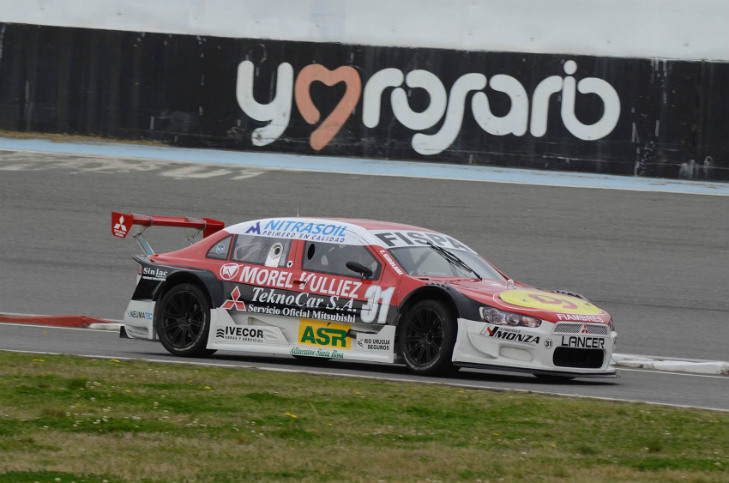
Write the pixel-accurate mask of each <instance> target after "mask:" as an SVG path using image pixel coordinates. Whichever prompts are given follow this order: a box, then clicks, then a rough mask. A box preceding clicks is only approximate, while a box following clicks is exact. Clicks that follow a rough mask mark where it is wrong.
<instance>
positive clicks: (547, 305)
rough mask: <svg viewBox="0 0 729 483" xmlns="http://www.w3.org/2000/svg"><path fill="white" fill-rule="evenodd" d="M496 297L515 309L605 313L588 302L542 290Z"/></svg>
mask: <svg viewBox="0 0 729 483" xmlns="http://www.w3.org/2000/svg"><path fill="white" fill-rule="evenodd" d="M496 297H498V298H499V299H501V301H503V302H506V303H507V304H510V305H513V306H515V307H526V308H530V309H539V310H548V311H551V312H561V313H563V314H581V315H599V314H602V313H604V312H603V311H602V309H600V308H598V307H596V306H594V305H592V304H591V303H590V302H588V301H586V300H582V299H580V298H577V297H571V296H569V295H561V294H554V293H550V292H543V291H541V290H534V289H517V290H506V291H504V292H501V293H500V294H499V295H497V296H496Z"/></svg>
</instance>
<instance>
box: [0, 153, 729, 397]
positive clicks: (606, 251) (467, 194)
mask: <svg viewBox="0 0 729 483" xmlns="http://www.w3.org/2000/svg"><path fill="white" fill-rule="evenodd" d="M112 210H121V211H129V212H137V213H148V214H164V215H183V216H207V217H212V218H218V219H221V220H224V221H226V222H236V221H242V220H246V219H252V218H258V217H270V216H279V215H280V216H284V215H301V216H307V215H312V216H314V215H321V216H338V217H364V218H375V219H385V220H391V221H397V222H404V223H411V224H415V225H422V226H427V227H430V228H434V229H436V230H439V231H443V232H446V233H450V234H452V235H454V236H456V237H457V238H459V239H461V240H463V241H464V242H466V243H467V244H469V245H470V246H472V247H473V248H475V249H476V250H477V251H479V252H480V253H482V254H483V255H484V256H486V257H487V258H488V259H489V260H491V261H492V262H493V263H495V264H496V265H497V266H499V267H500V268H501V269H502V270H504V271H505V272H506V273H508V274H510V275H511V276H512V277H513V278H515V279H517V280H520V281H523V282H526V283H529V284H532V285H535V286H537V287H542V288H567V289H574V290H578V291H580V292H582V293H583V294H585V295H586V296H588V297H589V298H590V299H591V300H592V301H594V302H595V303H597V304H598V305H600V306H602V307H604V308H605V309H607V310H608V311H609V312H611V313H612V314H613V316H614V319H615V321H616V324H617V328H618V333H619V338H618V350H619V352H621V353H633V354H646V355H656V356H666V357H672V358H688V359H708V360H724V361H725V360H727V359H729V355H728V351H727V343H728V342H729V297H727V287H729V283H728V282H729V244H728V243H727V241H728V240H729V223H727V221H729V216H728V213H729V197H726V196H702V195H695V194H685V193H662V192H649V191H626V190H612V189H600V190H596V189H586V188H566V187H553V186H535V185H521V184H504V183H491V182H481V181H463V180H438V179H419V178H411V177H397V176H370V175H363V174H332V173H321V172H305V171H290V170H289V171H286V170H284V171H282V170H277V169H270V168H260V167H253V168H251V167H244V166H229V165H219V166H218V165H214V164H206V165H193V164H190V163H175V162H171V161H160V160H135V159H117V158H98V157H95V158H94V157H91V158H89V157H84V156H79V155H73V154H62V155H61V154H38V153H24V152H13V151H5V152H0V226H2V235H0V271H1V273H2V276H1V277H0V312H2V313H25V314H47V315H57V314H81V315H91V316H95V317H101V318H108V319H120V318H121V317H122V314H123V311H124V309H125V307H126V303H127V301H128V298H129V296H130V294H131V291H132V290H133V286H134V280H135V276H136V269H137V267H136V266H135V263H134V262H133V261H132V260H131V258H130V257H131V255H132V254H134V253H136V251H137V247H136V246H135V245H134V242H132V241H129V240H119V239H115V238H113V237H112V236H111V234H110V212H111V211H112ZM148 233H149V235H148V239H149V240H150V242H151V243H152V246H153V247H154V248H155V249H157V250H158V251H164V250H169V249H173V248H176V247H181V246H183V245H184V231H182V230H176V229H158V230H154V229H153V230H151V231H150V232H148ZM5 330H6V329H5V328H4V327H3V328H2V332H0V334H2V335H0V341H2V347H3V348H13V347H7V346H6V344H7V342H6V341H7V340H11V339H10V338H9V337H8V336H7V334H6V332H5ZM84 337H85V336H84ZM60 340H61V339H59V341H52V343H51V344H49V345H40V346H39V347H37V348H35V349H33V350H42V351H48V352H56V351H58V352H65V351H66V350H67V347H68V346H66V345H64V344H65V343H64V344H61V342H60ZM79 340H82V338H81V336H79ZM125 342H129V341H125ZM138 343H139V342H133V343H132V344H138ZM84 347H87V346H86V345H85V344H84V346H83V347H81V348H80V349H79V352H74V353H84V351H83V350H81V349H83V348H84ZM88 347H92V346H88ZM114 347H118V348H119V350H120V351H122V352H121V353H120V354H119V355H120V356H121V357H124V354H125V353H127V352H124V351H128V350H129V349H127V347H130V346H129V345H128V344H127V345H126V346H125V345H123V344H120V343H119V342H118V341H117V342H116V343H115V344H114ZM145 347H149V348H148V349H145V350H144V351H147V352H149V353H152V354H155V356H160V357H162V356H163V354H164V353H163V351H162V349H161V347H157V346H154V345H152V346H145ZM14 348H15V349H20V347H14ZM68 350H71V349H68ZM144 351H142V352H144ZM72 352H73V351H72ZM136 352H139V351H138V350H137V349H133V350H132V351H131V353H132V355H130V356H129V357H136V356H135V355H133V354H135V353H136ZM626 374H631V375H630V376H626ZM637 374H644V375H637ZM621 375H622V376H623V377H621V378H620V379H618V380H617V381H612V382H600V383H595V382H590V383H585V384H580V385H578V386H574V387H573V386H568V387H570V388H573V389H575V388H576V389H578V392H579V393H582V394H584V395H598V396H601V397H615V393H616V392H617V394H618V395H620V394H623V396H621V397H619V398H622V397H626V398H638V399H641V400H647V401H655V402H666V403H672V404H689V405H695V406H701V407H718V408H724V409H729V403H727V402H726V401H729V378H727V377H725V376H723V377H722V376H720V377H715V378H710V377H701V376H675V375H673V376H672V375H669V374H660V375H656V373H644V372H640V371H621ZM634 378H636V379H635V381H634V382H633V379H634ZM508 379H509V380H508V381H507V383H506V384H505V387H510V381H511V380H512V379H517V378H515V377H513V376H509V378H508ZM682 381H683V382H682ZM685 381H692V382H691V383H686V382H685ZM695 381H710V382H708V383H706V382H704V383H701V384H699V386H700V387H698V386H697V384H698V383H696V382H695ZM539 387H541V388H542V389H544V386H539ZM606 387H607V388H614V390H613V389H610V390H606V389H605V388H606ZM586 388H590V389H586ZM595 388H598V389H595ZM550 390H551V388H550ZM556 392H559V390H557V391H556ZM593 392H594V393H595V394H593ZM674 393H675V394H674ZM611 394H612V395H611ZM672 394H673V396H672ZM665 398H669V399H672V400H669V401H665V400H663V399H665ZM712 401H716V403H714V402H712ZM721 401H724V402H721Z"/></svg>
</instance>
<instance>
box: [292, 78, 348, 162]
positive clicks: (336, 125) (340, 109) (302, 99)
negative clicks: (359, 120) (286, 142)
mask: <svg viewBox="0 0 729 483" xmlns="http://www.w3.org/2000/svg"><path fill="white" fill-rule="evenodd" d="M316 81H318V82H322V83H324V85H327V86H329V87H331V86H333V85H335V84H338V83H340V82H344V83H345V85H346V86H347V89H346V90H345V91H344V95H343V96H342V99H341V100H340V101H339V104H337V107H335V108H334V110H333V111H332V112H331V114H329V116H327V118H326V119H324V122H322V123H321V125H320V126H319V127H318V128H316V129H315V130H314V132H313V133H311V137H309V145H311V147H312V148H313V149H315V150H317V151H319V150H321V149H324V147H325V146H326V145H327V144H329V141H331V140H332V138H333V137H334V136H335V135H336V134H337V133H338V132H339V130H340V129H341V128H342V126H343V125H344V123H345V122H346V121H347V118H349V115H350V114H352V111H354V108H355V106H357V101H359V95H360V94H361V93H362V81H361V80H360V78H359V73H357V71H356V70H355V69H354V68H353V67H349V66H342V67H339V68H337V69H335V70H329V69H327V68H326V67H324V66H323V65H321V64H310V65H307V66H306V67H304V68H303V69H301V72H299V75H298V77H297V78H296V85H295V86H294V96H295V98H296V107H298V108H299V112H300V113H301V117H303V118H304V121H306V122H308V123H309V124H316V123H317V122H319V119H320V118H321V113H320V112H319V109H317V108H316V106H315V105H314V102H313V101H312V100H311V93H310V91H309V87H310V86H311V83H312V82H316Z"/></svg>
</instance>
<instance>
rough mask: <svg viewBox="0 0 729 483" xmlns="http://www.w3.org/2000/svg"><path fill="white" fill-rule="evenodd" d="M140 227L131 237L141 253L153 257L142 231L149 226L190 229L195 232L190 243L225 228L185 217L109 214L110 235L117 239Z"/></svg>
mask: <svg viewBox="0 0 729 483" xmlns="http://www.w3.org/2000/svg"><path fill="white" fill-rule="evenodd" d="M134 226H140V227H141V228H140V229H139V230H137V231H136V232H135V233H134V234H133V235H132V236H133V237H134V239H135V240H137V243H139V246H140V247H141V248H142V251H144V253H146V254H147V255H154V250H152V247H150V246H149V243H148V242H147V240H145V239H144V236H143V233H144V230H146V229H147V228H149V227H150V226H172V227H178V228H192V229H193V230H196V231H195V233H194V235H193V236H192V237H190V239H189V240H190V242H194V241H195V237H196V236H197V235H198V234H199V233H200V232H202V234H203V238H204V237H206V236H210V235H212V234H213V233H215V232H218V231H220V230H222V229H223V228H225V223H224V222H222V221H218V220H213V219H211V218H188V217H185V216H150V215H140V214H137V213H118V212H116V211H113V212H112V213H111V234H112V235H114V236H115V237H117V238H126V237H127V235H128V234H129V232H130V231H132V227H134Z"/></svg>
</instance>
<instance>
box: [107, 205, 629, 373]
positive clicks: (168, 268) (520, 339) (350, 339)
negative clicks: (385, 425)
mask: <svg viewBox="0 0 729 483" xmlns="http://www.w3.org/2000/svg"><path fill="white" fill-rule="evenodd" d="M134 225H138V226H140V227H141V229H140V230H139V231H138V232H137V233H135V234H134V237H135V238H136V239H137V241H138V242H139V244H140V246H141V247H142V249H143V250H144V252H145V256H138V257H135V260H136V261H137V262H139V264H140V267H139V276H138V284H137V287H136V290H135V291H134V294H133V295H132V299H131V301H130V302H129V306H128V307H127V310H126V313H125V316H124V328H123V329H122V330H123V332H124V333H125V334H124V335H126V336H129V337H133V338H140V339H159V341H160V342H161V343H162V345H163V346H164V347H165V348H166V349H167V350H168V351H169V352H171V353H172V354H175V355H179V356H198V357H199V356H207V355H210V354H212V353H213V352H215V351H216V350H229V351H239V352H246V353H255V354H269V355H270V354H275V355H290V356H295V357H319V358H328V359H342V360H346V361H363V362H380V363H390V364H398V363H404V364H405V365H406V366H407V367H408V369H410V370H411V371H412V372H414V373H417V374H425V375H437V374H445V373H447V372H448V371H449V370H451V369H453V368H456V367H479V368H492V369H499V370H504V369H506V370H517V371H524V372H529V373H533V374H535V375H544V376H561V377H575V376H594V375H602V376H605V375H614V374H615V368H614V367H613V366H612V365H611V356H612V353H613V348H614V346H615V339H616V336H617V334H616V332H615V330H614V327H613V323H612V319H611V317H610V315H609V314H608V313H607V312H605V311H604V310H602V309H600V308H599V307H596V306H595V305H593V304H592V303H590V302H588V301H587V300H585V299H584V298H581V297H580V296H573V295H570V294H569V293H566V292H559V291H544V290H539V289H536V288H533V287H530V286H528V285H524V284H521V283H519V282H515V281H513V280H511V279H510V278H509V277H508V276H506V275H504V274H503V273H502V272H501V271H499V270H498V269H497V268H495V267H494V266H493V265H491V264H490V263H489V262H487V261H486V260H484V259H483V258H482V257H480V256H479V255H478V254H477V253H476V252H474V251H473V250H472V249H471V248H469V247H468V246H466V245H464V244H463V243H461V242H460V241H458V240H456V239H455V238H453V237H451V236H448V235H445V234H442V233H437V232H434V231H432V230H428V229H425V228H419V227H416V226H410V225H402V224H396V223H386V222H380V221H371V220H355V219H324V218H298V217H296V218H268V219H261V220H253V221H247V222H244V223H239V224H237V225H233V226H229V227H227V228H225V227H224V223H222V222H220V221H216V220H211V219H207V218H203V219H191V218H183V217H163V216H146V215H136V214H124V213H112V233H113V234H114V235H115V236H118V237H121V238H123V237H126V236H127V234H129V233H130V232H132V231H133V230H134V228H133V226H134ZM153 225H154V226H177V227H190V228H196V229H199V230H201V231H202V232H203V235H204V238H203V239H202V240H201V241H198V242H196V243H194V244H192V245H191V246H188V247H186V248H184V249H182V250H178V251H174V252H170V253H160V254H155V253H154V252H153V251H152V249H151V248H150V246H149V244H148V243H147V242H146V241H145V239H144V237H143V236H142V234H141V232H142V231H144V230H145V229H146V228H147V227H149V226H153Z"/></svg>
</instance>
